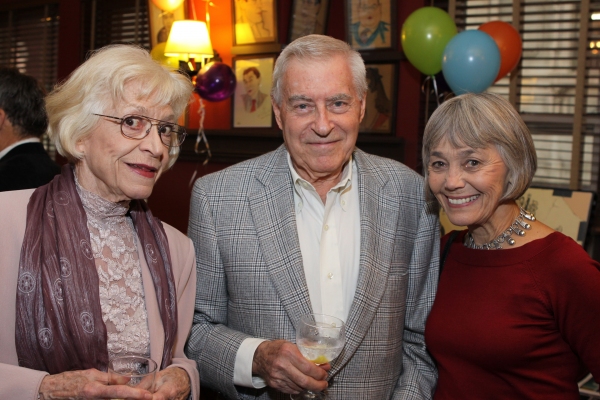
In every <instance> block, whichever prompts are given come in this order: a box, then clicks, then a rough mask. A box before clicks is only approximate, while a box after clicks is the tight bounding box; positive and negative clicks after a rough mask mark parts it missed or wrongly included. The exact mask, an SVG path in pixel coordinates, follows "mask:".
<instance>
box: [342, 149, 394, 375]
mask: <svg viewBox="0 0 600 400" xmlns="http://www.w3.org/2000/svg"><path fill="white" fill-rule="evenodd" d="M354 158H355V160H356V164H357V170H358V187H359V197H360V272H359V275H358V283H357V286H356V292H355V295H354V300H353V302H352V306H351V308H350V313H349V314H348V321H347V324H346V345H345V346H344V350H343V351H342V354H341V355H340V356H339V357H338V358H337V359H336V360H334V362H333V363H332V369H331V371H330V375H331V376H333V375H335V374H336V373H337V372H338V371H339V370H340V369H341V368H342V367H343V366H344V365H345V364H346V363H347V362H348V361H349V360H350V358H351V357H352V356H353V354H354V353H355V352H356V350H357V348H358V346H359V345H360V344H361V342H362V341H363V339H364V337H365V335H366V333H367V331H368V330H369V328H371V326H372V324H373V319H374V318H375V314H376V312H377V310H378V307H379V303H380V301H381V298H382V296H383V294H384V292H385V288H386V282H387V279H388V275H389V267H390V263H391V258H392V253H393V248H394V238H395V232H396V224H397V219H398V214H397V208H398V200H397V199H392V198H390V196H389V195H388V194H387V193H386V192H385V191H384V188H385V185H386V183H387V180H388V176H387V175H386V174H384V173H382V172H381V171H380V170H379V169H378V168H377V167H376V166H374V165H373V164H372V163H371V161H370V160H369V159H368V158H367V157H365V153H363V152H362V151H360V150H358V149H356V150H355V152H354ZM382 230H384V231H385V232H386V233H388V234H382ZM399 334H400V333H399Z"/></svg>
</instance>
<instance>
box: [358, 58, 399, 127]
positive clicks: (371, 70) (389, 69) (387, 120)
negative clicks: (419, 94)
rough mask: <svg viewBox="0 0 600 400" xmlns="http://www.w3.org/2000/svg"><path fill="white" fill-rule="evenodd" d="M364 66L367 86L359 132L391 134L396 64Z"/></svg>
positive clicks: (394, 105)
mask: <svg viewBox="0 0 600 400" xmlns="http://www.w3.org/2000/svg"><path fill="white" fill-rule="evenodd" d="M365 67H366V68H367V83H368V84H369V86H368V90H367V104H366V106H365V116H364V118H363V120H362V122H361V123H360V128H359V132H368V133H388V134H391V133H392V132H393V128H394V118H393V116H394V115H395V114H396V113H395V112H394V111H395V109H396V88H397V86H398V85H397V83H396V70H397V68H396V67H397V64H392V63H387V64H366V65H365Z"/></svg>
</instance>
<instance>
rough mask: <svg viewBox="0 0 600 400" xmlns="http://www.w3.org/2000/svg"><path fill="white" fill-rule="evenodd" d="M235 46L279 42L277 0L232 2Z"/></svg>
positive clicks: (237, 0) (240, 0)
mask: <svg viewBox="0 0 600 400" xmlns="http://www.w3.org/2000/svg"><path fill="white" fill-rule="evenodd" d="M231 1H232V7H231V8H232V10H233V44H234V45H235V46H239V45H252V44H260V43H276V42H277V10H276V4H277V3H276V0H231Z"/></svg>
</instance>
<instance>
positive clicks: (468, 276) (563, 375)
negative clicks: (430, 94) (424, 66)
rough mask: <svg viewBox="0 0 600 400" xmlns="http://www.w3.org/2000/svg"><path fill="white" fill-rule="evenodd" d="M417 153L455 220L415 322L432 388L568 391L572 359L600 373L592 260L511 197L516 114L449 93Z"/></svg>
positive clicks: (526, 151)
mask: <svg viewBox="0 0 600 400" xmlns="http://www.w3.org/2000/svg"><path fill="white" fill-rule="evenodd" d="M423 164H424V165H425V166H426V179H427V183H428V185H429V189H430V191H431V194H433V196H435V197H436V198H437V200H438V201H439V203H440V204H441V206H442V207H443V208H444V210H445V212H446V214H447V215H448V218H449V219H450V222H452V223H453V224H455V225H459V226H467V229H466V230H464V231H462V232H460V233H458V231H454V232H455V233H454V235H456V233H458V235H457V236H456V238H454V237H451V236H450V235H451V234H448V235H446V236H445V237H444V238H443V239H442V248H445V247H446V245H447V243H449V246H450V247H449V248H448V249H449V250H448V253H447V256H446V257H445V262H443V264H442V267H443V269H442V273H441V275H440V282H439V287H438V292H437V295H436V298H435V304H434V306H433V309H432V311H431V314H430V315H429V319H428V321H427V326H426V329H425V338H426V343H427V348H428V349H429V352H430V353H431V355H432V356H433V357H434V359H435V361H436V363H437V367H438V370H439V379H438V385H437V389H436V393H435V397H434V398H435V399H436V400H444V399H467V398H468V399H545V400H548V399H556V400H558V399H560V400H567V399H573V400H576V399H579V395H578V387H577V381H578V378H580V376H579V372H580V367H581V364H582V363H583V364H584V365H585V367H587V368H588V369H589V370H590V371H591V372H592V374H593V375H594V376H596V377H600V334H598V333H599V332H600V319H598V318H597V316H598V315H600V290H599V288H600V265H599V264H598V263H597V262H596V261H593V260H592V259H590V257H589V256H588V254H587V253H586V252H585V251H584V250H583V248H582V247H581V246H580V245H579V244H577V243H576V242H575V241H574V240H572V239H571V238H569V237H567V236H565V235H563V234H562V233H560V232H557V231H554V230H553V229H551V228H550V227H548V226H546V225H544V224H543V223H542V222H540V221H538V220H536V219H535V217H534V216H533V215H532V214H531V213H529V212H527V211H525V210H523V209H521V208H520V207H519V206H518V205H517V202H516V200H517V199H518V198H519V197H520V196H521V195H522V194H523V193H524V192H525V190H526V189H527V188H528V187H529V185H530V183H531V180H532V178H533V175H534V173H535V170H536V165H537V160H536V151H535V148H534V144H533V140H532V138H531V134H530V133H529V131H528V129H527V126H526V125H525V123H524V122H523V120H522V119H521V117H520V116H519V114H518V113H517V112H516V111H515V110H514V108H513V107H512V106H511V104H510V103H509V102H508V101H507V100H505V99H504V98H502V97H501V96H499V95H496V94H491V93H483V94H465V95H462V96H458V97H455V98H453V99H451V100H448V101H446V102H444V103H443V104H442V105H441V106H440V107H439V108H438V109H437V110H436V111H435V112H434V113H433V115H432V116H431V118H430V119H429V122H428V124H427V127H426V128H425V136H424V138H423ZM452 239H454V240H453V241H452ZM442 259H443V257H442Z"/></svg>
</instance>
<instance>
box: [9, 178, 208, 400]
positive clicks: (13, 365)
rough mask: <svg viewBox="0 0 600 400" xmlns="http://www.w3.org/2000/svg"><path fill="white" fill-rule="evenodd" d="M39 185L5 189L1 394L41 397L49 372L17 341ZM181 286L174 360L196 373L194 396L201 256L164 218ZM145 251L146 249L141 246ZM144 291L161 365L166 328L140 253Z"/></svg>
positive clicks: (193, 381) (153, 345) (194, 392)
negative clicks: (33, 364) (21, 272)
mask: <svg viewBox="0 0 600 400" xmlns="http://www.w3.org/2000/svg"><path fill="white" fill-rule="evenodd" d="M32 193H33V189H30V190H19V191H13V192H1V193H0V282H1V285H2V290H0V376H1V377H2V379H1V380H0V399H17V400H20V399H23V400H36V399H37V395H38V390H39V386H40V383H41V381H42V379H43V378H44V376H46V375H47V373H46V372H40V371H36V370H31V369H27V368H21V367H19V366H18V362H17V351H16V347H15V310H16V305H15V301H16V296H17V275H18V266H19V257H20V255H21V244H22V242H23V236H24V234H25V217H26V214H27V203H28V202H29V197H30V196H31V194H32ZM163 225H164V227H165V231H166V233H167V238H168V240H169V249H170V251H171V260H172V262H173V272H174V276H175V286H176V288H177V307H178V318H179V329H178V332H177V340H176V341H175V351H174V353H173V365H172V366H177V367H180V368H183V369H184V370H186V371H187V373H188V375H189V376H190V381H191V385H192V399H197V398H198V396H199V395H200V380H199V377H198V370H197V369H196V363H195V362H194V361H192V360H189V359H187V358H186V356H185V354H184V353H183V346H184V345H185V341H186V339H187V337H188V334H189V332H190V329H191V326H192V318H193V313H194V299H195V295H196V257H195V255H194V245H193V244H192V242H191V240H190V239H189V238H188V237H187V236H185V235H183V234H182V233H181V232H179V231H178V230H176V229H175V228H173V227H172V226H170V225H167V224H164V223H163ZM139 253H140V254H144V253H143V250H142V249H141V248H140V249H139ZM140 265H141V267H142V279H143V283H144V295H145V299H146V309H147V312H148V325H149V328H150V356H151V357H152V359H153V360H154V361H156V362H157V363H158V364H159V365H160V361H161V358H162V353H163V344H164V330H163V326H162V321H161V319H160V314H159V311H158V304H157V300H156V293H155V292H154V285H153V284H152V278H151V276H150V271H149V270H148V265H147V264H146V261H145V258H144V257H140Z"/></svg>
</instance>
